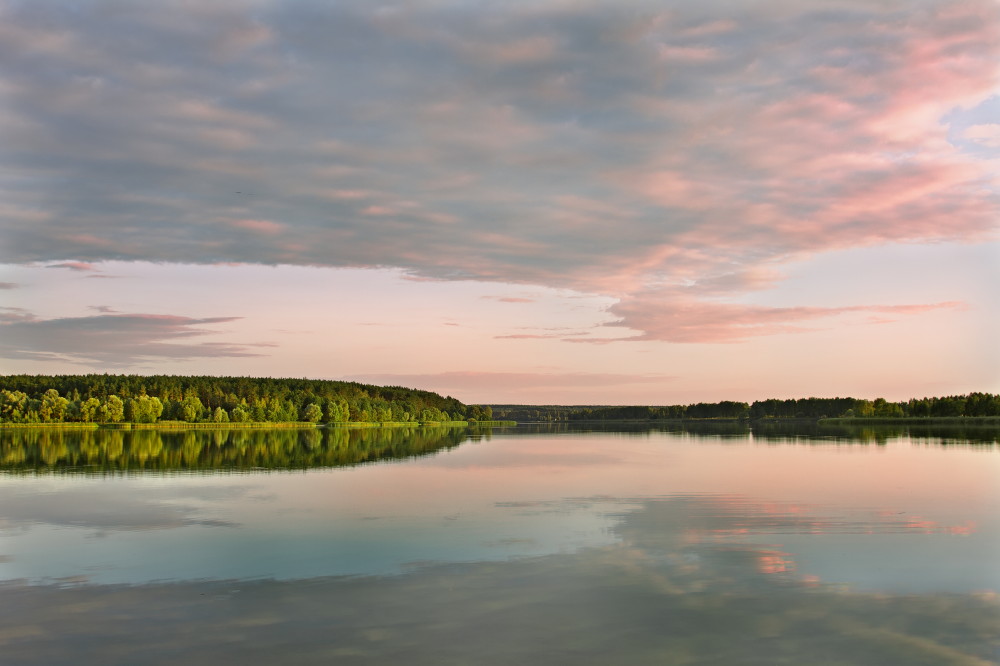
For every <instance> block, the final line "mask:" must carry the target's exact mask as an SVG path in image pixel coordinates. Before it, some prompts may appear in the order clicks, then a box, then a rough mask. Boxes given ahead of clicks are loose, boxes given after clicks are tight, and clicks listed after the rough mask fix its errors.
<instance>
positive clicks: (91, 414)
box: [80, 398, 101, 423]
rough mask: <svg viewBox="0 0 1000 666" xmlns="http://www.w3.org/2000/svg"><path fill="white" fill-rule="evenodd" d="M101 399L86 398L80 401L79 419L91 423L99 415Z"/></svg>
mask: <svg viewBox="0 0 1000 666" xmlns="http://www.w3.org/2000/svg"><path fill="white" fill-rule="evenodd" d="M100 412H101V401H100V400H98V399H97V398H87V399H86V400H84V401H83V402H81V403H80V420H81V421H83V422H84V423H91V422H92V421H96V420H97V419H98V418H99V417H100Z"/></svg>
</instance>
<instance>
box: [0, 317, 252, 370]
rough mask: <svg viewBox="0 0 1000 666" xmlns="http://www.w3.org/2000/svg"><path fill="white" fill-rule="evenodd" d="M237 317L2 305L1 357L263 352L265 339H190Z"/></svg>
mask: <svg viewBox="0 0 1000 666" xmlns="http://www.w3.org/2000/svg"><path fill="white" fill-rule="evenodd" d="M100 311H101V312H102V313H103V312H106V310H105V309H101V310H100ZM237 319H239V318H238V317H207V318H201V319H194V318H190V317H181V316H175V315H161V314H99V315H93V316H88V317H63V318H54V319H42V318H39V317H36V316H35V315H34V314H32V313H31V312H28V311H27V310H23V309H20V308H4V309H2V310H0V358H8V359H36V360H62V361H69V362H73V363H101V364H104V365H109V366H129V365H133V364H137V363H142V362H144V361H150V360H163V359H173V360H188V359H194V358H213V357H221V356H260V355H261V354H260V352H259V351H258V349H259V348H260V347H262V346H266V345H262V344H243V345H240V344H231V343H217V342H187V341H188V340H190V339H191V338H196V337H198V336H202V335H208V334H211V333H216V332H217V331H214V330H212V329H210V328H206V327H207V326H213V325H216V324H225V323H228V322H232V321H235V320H237Z"/></svg>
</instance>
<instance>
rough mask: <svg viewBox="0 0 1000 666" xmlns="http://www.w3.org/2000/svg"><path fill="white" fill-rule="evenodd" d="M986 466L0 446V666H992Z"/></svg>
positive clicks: (661, 450)
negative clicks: (238, 665) (388, 665)
mask: <svg viewBox="0 0 1000 666" xmlns="http://www.w3.org/2000/svg"><path fill="white" fill-rule="evenodd" d="M998 441H1000V433H998V432H997V431H995V430H975V429H972V430H967V431H958V430H951V431H943V432H941V431H939V432H935V431H919V430H916V429H896V430H867V431H860V430H856V431H850V430H823V429H819V428H815V427H813V428H810V429H806V430H792V429H781V428H775V427H772V428H770V429H758V430H756V431H755V432H753V433H750V432H749V430H748V429H746V428H742V427H740V426H718V427H716V428H713V429H703V430H702V431H700V432H681V431H675V432H668V431H659V430H653V431H651V430H649V429H637V430H633V431H631V432H620V431H618V432H615V431H602V432H595V431H585V430H571V429H565V428H564V429H561V430H559V429H545V428H534V429H533V428H530V427H519V428H511V429H504V430H494V431H493V432H473V431H466V430H464V429H462V430H447V429H429V428H426V429H387V430H367V431H366V430H332V431H293V430H277V431H275V430H268V431H236V430H234V431H187V432H177V431H165V432H157V431H136V432H125V431H99V432H71V431H67V432H60V431H42V430H35V431H18V430H0V594H3V600H4V603H3V604H0V654H2V655H3V656H2V657H0V661H2V662H3V663H5V664H53V663H84V664H86V663H94V664H115V663H118V664H137V663H142V664H158V663H163V664H166V663H170V664H174V663H177V662H184V663H192V664H202V663H204V664H218V663H226V662H234V661H236V660H239V661H240V662H242V663H247V664H256V663H261V664H265V663H266V664H273V663H323V664H327V663H337V664H354V663H358V664H381V663H393V664H397V663H399V664H403V663H405V664H548V663H553V664H569V663H573V664H576V663H593V664H646V663H649V664H782V663H787V664H806V663H808V664H879V665H882V664H935V665H940V664H996V663H1000V602H998V596H997V593H998V592H1000V565H998V564H997V563H998V562H1000V443H998Z"/></svg>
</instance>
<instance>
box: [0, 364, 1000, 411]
mask: <svg viewBox="0 0 1000 666" xmlns="http://www.w3.org/2000/svg"><path fill="white" fill-rule="evenodd" d="M87 374H99V375H109V376H114V375H123V376H135V377H153V376H165V377H179V378H182V377H219V378H222V377H236V378H247V379H282V380H284V379H291V380H297V379H301V380H305V381H329V382H348V383H357V384H363V385H369V386H379V387H386V388H404V389H408V390H414V391H429V392H432V393H438V394H439V395H441V396H443V397H448V398H454V399H456V400H458V401H459V402H461V403H463V404H465V405H483V406H491V407H492V406H510V407H664V406H670V405H689V404H698V403H707V404H717V403H721V402H742V403H746V404H751V405H752V404H753V403H754V402H763V401H766V400H803V399H820V400H824V399H833V398H845V399H846V398H851V399H856V400H876V399H879V398H882V399H885V400H886V401H887V402H893V403H900V402H906V401H908V400H921V399H926V398H944V397H959V396H967V395H969V394H973V393H983V394H990V395H992V394H993V393H992V392H991V391H965V392H963V393H953V394H947V395H919V396H918V395H911V396H909V397H907V398H902V399H889V398H886V397H885V396H880V395H798V396H775V395H769V396H767V397H758V398H753V399H750V400H746V399H742V400H737V399H734V398H722V399H719V400H699V401H694V402H672V403H665V402H647V403H641V402H629V403H615V402H600V403H598V402H592V403H523V402H496V401H489V400H487V401H478V402H476V401H468V400H464V399H462V397H461V396H458V395H451V394H446V393H442V392H440V391H434V390H433V389H428V388H426V387H422V386H408V385H402V384H371V383H370V382H362V381H357V380H353V379H336V378H328V377H308V376H306V377H290V376H273V375H186V374H184V375H181V374H173V373H125V372H119V373H72V372H70V373H6V374H4V375H0V380H2V378H3V377H5V376H11V375H31V376H42V377H45V376H52V377H55V376H74V375H80V376H83V375H87ZM0 388H3V387H2V386H0Z"/></svg>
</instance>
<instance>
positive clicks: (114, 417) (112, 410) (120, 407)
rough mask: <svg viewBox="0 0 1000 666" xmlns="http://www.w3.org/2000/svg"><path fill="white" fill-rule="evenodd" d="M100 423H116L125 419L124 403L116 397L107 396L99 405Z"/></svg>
mask: <svg viewBox="0 0 1000 666" xmlns="http://www.w3.org/2000/svg"><path fill="white" fill-rule="evenodd" d="M100 416H101V421H103V422H104V423H118V422H119V421H122V420H123V419H124V418H125V403H124V402H123V401H122V399H121V398H119V397H118V396H117V395H113V394H112V395H109V396H108V397H107V399H106V400H105V401H104V403H103V404H102V405H101V412H100Z"/></svg>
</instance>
